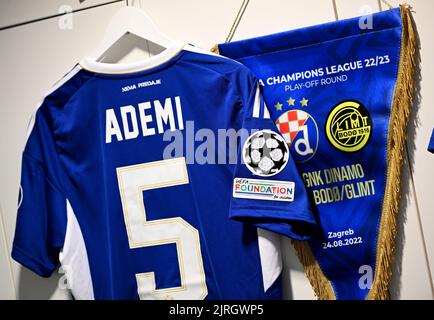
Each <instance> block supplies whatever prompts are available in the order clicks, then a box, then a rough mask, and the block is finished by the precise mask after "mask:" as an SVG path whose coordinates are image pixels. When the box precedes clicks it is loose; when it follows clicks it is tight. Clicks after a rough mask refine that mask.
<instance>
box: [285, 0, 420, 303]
mask: <svg viewBox="0 0 434 320" xmlns="http://www.w3.org/2000/svg"><path fill="white" fill-rule="evenodd" d="M400 7H401V18H402V40H401V55H400V62H399V69H398V78H397V82H396V86H395V92H394V97H393V104H392V110H391V115H390V124H389V138H388V145H387V164H388V167H387V180H386V190H385V195H384V200H383V209H382V216H381V222H380V229H379V234H378V241H377V256H376V267H375V276H374V282H373V284H372V288H371V290H370V291H369V293H368V295H367V297H366V299H368V300H385V299H388V298H389V282H390V278H391V275H392V271H391V265H392V261H393V256H394V252H395V238H396V231H397V215H398V211H399V202H400V198H401V169H402V163H403V157H404V145H405V140H406V131H407V123H408V119H409V116H410V111H411V107H412V104H413V96H414V75H415V70H416V37H415V30H414V27H413V20H412V17H411V7H410V6H409V5H407V4H405V5H401V6H400ZM293 244H294V248H295V250H296V252H297V255H298V257H299V259H300V261H301V263H302V264H303V266H304V269H305V273H306V275H307V277H308V278H309V281H310V283H311V285H312V287H313V289H314V291H315V294H316V295H317V296H318V298H319V299H321V300H330V299H336V295H335V293H334V291H333V287H332V285H331V283H330V281H329V280H328V279H327V278H326V277H325V275H324V273H323V272H322V270H321V268H320V266H319V264H318V262H317V261H316V259H315V258H314V256H313V254H312V251H311V250H310V247H309V245H308V243H307V242H301V241H293Z"/></svg>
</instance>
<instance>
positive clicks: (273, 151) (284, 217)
mask: <svg viewBox="0 0 434 320" xmlns="http://www.w3.org/2000/svg"><path fill="white" fill-rule="evenodd" d="M248 83H249V85H248V88H249V90H248V93H246V94H245V96H242V98H241V100H242V103H243V105H244V110H245V112H244V120H243V128H244V129H247V131H248V132H249V133H250V134H251V135H250V136H249V138H247V140H246V141H245V142H243V143H241V145H240V146H239V151H238V162H237V165H236V167H235V171H234V177H233V190H232V199H231V206H230V218H231V219H234V220H238V221H246V222H250V223H253V224H254V225H256V226H257V227H260V228H263V229H266V230H269V231H272V232H276V233H279V234H282V235H285V236H288V237H291V238H294V239H297V240H307V239H309V238H310V236H311V235H312V233H313V231H314V228H315V224H316V223H315V219H314V216H313V213H312V209H311V206H310V204H309V200H308V196H307V192H306V189H305V186H304V184H303V181H302V179H301V177H300V175H299V173H298V171H297V168H296V166H295V163H294V161H293V159H292V157H291V155H290V154H289V150H288V146H287V144H286V142H285V140H284V138H283V137H282V136H281V135H280V133H279V132H278V129H277V127H276V125H275V124H274V122H273V121H272V119H271V117H270V113H269V110H268V109H267V106H266V104H265V103H264V101H263V98H262V94H261V90H260V86H259V84H258V83H257V82H256V81H255V80H254V79H253V80H252V79H249V80H248ZM252 132H253V133H252Z"/></svg>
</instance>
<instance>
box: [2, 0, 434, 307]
mask: <svg viewBox="0 0 434 320" xmlns="http://www.w3.org/2000/svg"><path fill="white" fill-rule="evenodd" d="M241 2H242V0H220V1H213V0H184V1H169V0H159V1H156V0H141V1H132V0H130V3H133V4H134V5H135V6H141V7H142V8H143V9H144V10H145V11H146V12H147V13H148V14H149V15H150V16H151V17H152V18H153V19H154V20H155V22H156V23H157V25H158V26H159V27H160V28H161V29H162V30H163V31H164V32H166V33H167V34H168V35H170V36H171V37H173V38H178V39H181V40H185V41H188V42H190V43H193V44H195V45H198V46H201V47H203V48H211V47H212V45H213V44H214V43H216V42H222V41H224V39H225V37H226V35H227V33H228V31H229V29H230V26H231V24H232V21H233V18H234V17H235V15H236V13H237V11H238V8H239V6H240V5H241ZM389 2H391V3H393V4H394V5H397V3H398V1H389ZM409 2H410V3H411V4H413V6H414V9H415V14H414V17H415V20H416V23H417V27H418V30H419V34H420V38H421V40H420V42H421V59H422V64H421V74H420V78H421V81H420V83H419V84H418V88H417V90H418V99H417V101H416V103H415V108H414V109H415V110H414V112H413V116H412V120H411V124H410V128H409V142H408V154H407V159H406V165H405V170H404V175H403V178H402V182H403V188H404V190H403V192H404V193H403V201H402V204H401V215H400V221H401V223H400V229H399V236H398V246H397V259H396V262H395V265H394V276H393V283H392V286H391V296H392V298H395V299H433V298H434V292H433V291H434V290H433V281H432V278H433V276H434V233H432V232H430V231H431V230H432V229H433V227H434V215H433V209H432V208H434V197H433V192H432V191H431V190H432V189H430V186H431V184H432V181H433V179H434V156H433V155H431V154H429V153H428V152H427V151H426V147H427V144H428V141H429V135H430V134H431V130H432V128H433V127H434V108H432V106H433V105H434V90H431V88H430V87H432V86H433V85H434V60H432V58H433V57H434V43H433V41H432V35H431V34H430V33H432V30H433V28H434V25H433V24H434V23H433V19H432V18H431V17H430V14H431V12H432V11H433V9H434V3H433V2H432V1H428V0H413V1H409ZM65 4H66V5H68V6H70V8H71V9H73V10H75V12H74V13H73V14H72V22H73V25H72V29H61V28H59V25H63V26H65V20H64V19H65V16H61V17H58V16H55V15H56V14H57V13H58V12H59V8H60V7H61V6H63V5H65ZM125 4H126V1H118V2H114V3H112V1H103V0H86V1H84V2H83V3H80V2H79V1H78V0H75V1H74V0H55V1H53V0H39V1H31V0H15V1H12V0H0V44H1V50H0V70H2V72H1V73H0V88H1V95H0V146H1V150H2V153H1V163H2V166H1V167H0V217H2V219H0V299H14V298H15V297H16V298H18V299H47V298H52V299H68V298H69V295H68V293H67V292H65V291H63V290H59V289H57V282H58V280H59V276H58V275H57V276H54V277H52V278H51V279H48V280H47V279H42V278H39V277H37V276H35V275H33V274H32V273H31V272H30V271H28V270H26V269H24V268H21V267H20V266H18V265H17V264H16V263H15V262H11V261H10V259H9V252H10V249H11V242H12V239H13V233H14V225H15V215H16V203H17V197H18V196H17V194H18V186H19V179H20V161H21V150H22V147H23V145H24V142H25V133H26V126H27V122H28V119H29V118H30V115H31V113H32V112H33V110H34V108H35V107H36V105H37V103H38V102H39V100H40V99H41V97H42V96H43V95H44V93H45V92H46V91H47V90H48V89H49V87H50V86H51V84H53V83H54V82H55V81H56V80H58V79H59V78H60V77H61V76H62V75H63V74H64V73H66V72H67V71H68V70H69V69H70V68H71V67H72V66H73V65H74V63H75V62H76V61H77V60H78V59H79V58H80V57H81V56H83V55H84V54H86V53H88V52H90V51H91V50H92V49H93V48H94V46H95V44H96V43H98V40H99V39H100V38H101V36H102V34H103V31H104V28H105V26H106V25H107V23H108V21H109V20H110V17H111V15H112V14H113V13H114V12H116V10H117V9H118V8H120V7H121V6H123V5H125ZM365 6H369V7H370V8H371V9H372V11H378V10H381V9H385V8H386V6H385V5H381V6H380V4H379V1H377V0H351V1H349V0H336V7H334V6H333V1H332V0H304V1H295V0H293V1H283V0H250V3H249V5H248V7H247V9H246V11H245V14H244V16H243V18H242V20H241V22H240V24H239V26H238V28H237V30H236V32H235V36H234V39H242V38H246V37H252V36H257V35H263V34H267V33H272V32H278V31H284V30H288V29H291V28H296V27H302V26H307V25H312V24H317V23H321V22H326V21H333V20H335V19H336V13H337V17H338V18H339V19H342V18H346V17H351V16H356V15H359V14H360V13H362V12H361V11H360V10H361V9H364V7H365ZM335 8H336V12H335V10H334V9H335ZM62 9H63V8H62ZM33 20H36V21H33ZM32 21H33V22H32ZM68 21H69V20H68ZM127 41H128V40H127ZM149 48H151V50H149ZM147 51H151V52H152V46H150V47H147V46H141V47H140V46H139V47H137V48H136V49H135V50H133V52H132V53H130V54H129V55H128V56H127V57H126V58H124V60H133V59H137V58H140V57H142V56H143V55H145V56H148V55H149V53H148V52H147ZM283 242H284V246H285V248H286V250H285V275H284V279H285V284H286V286H285V287H286V288H285V289H286V297H287V298H289V299H313V298H314V296H313V292H312V290H311V288H310V285H309V283H308V281H307V280H306V278H305V276H304V273H303V271H302V267H301V265H300V264H299V263H298V261H297V259H296V257H295V255H294V253H293V250H292V248H291V245H290V243H289V241H287V240H283ZM430 266H431V268H430Z"/></svg>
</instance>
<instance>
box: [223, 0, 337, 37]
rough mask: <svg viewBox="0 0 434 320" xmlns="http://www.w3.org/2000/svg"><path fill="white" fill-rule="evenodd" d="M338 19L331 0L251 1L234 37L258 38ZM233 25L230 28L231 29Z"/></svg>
mask: <svg viewBox="0 0 434 320" xmlns="http://www.w3.org/2000/svg"><path fill="white" fill-rule="evenodd" d="M240 3H241V1H240ZM237 10H238V8H237ZM234 17H235V16H234ZM234 17H233V18H234ZM233 18H232V19H233ZM334 20H335V17H334V13H333V6H332V4H331V1H329V0H327V1H324V0H321V1H318V0H304V1H281V0H267V1H250V2H249V5H248V6H247V9H246V11H245V13H244V15H243V18H242V20H241V22H240V24H239V26H238V28H237V30H236V32H235V35H234V39H233V40H240V39H246V38H251V37H257V36H262V35H266V34H270V33H276V32H282V31H287V30H290V29H295V28H301V27H307V26H310V25H314V24H319V23H323V22H329V21H334ZM229 27H230V26H228V28H227V31H229Z"/></svg>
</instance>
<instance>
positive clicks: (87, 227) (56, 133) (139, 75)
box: [12, 44, 315, 299]
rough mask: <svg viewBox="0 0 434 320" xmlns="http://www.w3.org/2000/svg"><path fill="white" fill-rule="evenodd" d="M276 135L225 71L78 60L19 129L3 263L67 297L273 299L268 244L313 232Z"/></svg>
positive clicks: (252, 91)
mask: <svg viewBox="0 0 434 320" xmlns="http://www.w3.org/2000/svg"><path fill="white" fill-rule="evenodd" d="M276 131H277V130H276V127H275V124H274V123H273V121H272V120H271V119H270V114H269V111H268V109H267V107H266V105H265V104H264V102H263V100H262V98H261V93H260V88H259V86H258V82H257V80H256V79H255V78H254V76H253V75H252V74H251V73H250V71H248V70H247V69H246V68H245V67H244V66H242V65H241V64H239V63H237V62H234V61H232V60H230V59H226V58H223V57H220V56H217V55H213V54H209V53H206V52H202V51H201V50H199V49H197V48H195V47H193V46H191V45H181V44H176V45H174V46H173V47H170V48H167V49H166V50H165V51H163V52H162V53H160V54H158V55H156V56H154V57H152V58H150V59H147V60H146V61H140V62H138V63H130V64H106V63H99V62H95V61H92V60H90V59H83V60H82V61H81V62H80V63H79V64H77V66H75V67H74V68H73V69H72V70H71V71H70V72H69V73H68V74H67V75H66V76H65V77H64V78H63V79H62V80H61V81H60V82H59V83H58V84H57V85H56V86H55V87H54V88H53V89H52V91H51V92H50V93H49V94H48V95H47V96H46V97H45V99H44V101H43V103H42V105H41V106H40V107H39V108H38V109H37V112H36V113H35V115H34V117H33V118H32V121H31V124H30V129H29V136H28V141H27V143H26V146H25V149H24V151H23V160H22V177H21V189H20V204H19V209H18V215H17V225H16V232H15V239H14V243H13V250H12V256H13V258H14V259H15V260H16V261H18V262H19V263H21V264H22V265H24V266H26V267H28V268H30V269H31V270H33V271H34V272H36V273H37V274H39V275H41V276H44V277H47V276H50V275H51V274H52V273H53V271H54V270H55V269H56V268H57V267H58V265H59V264H60V265H61V266H62V272H64V273H65V275H66V278H67V280H68V285H69V288H70V289H71V291H72V294H73V295H74V297H75V298H76V299H139V298H140V299H280V298H281V285H280V274H281V270H282V264H281V256H280V252H279V237H278V234H281V235H285V236H289V237H292V238H295V239H300V240H305V239H308V238H309V236H310V235H311V233H312V231H313V230H314V227H315V220H314V217H313V214H312V211H311V208H310V207H309V203H308V198H307V195H306V190H305V188H304V186H303V183H302V180H301V178H300V177H299V175H298V173H297V170H296V167H295V165H294V162H293V160H292V158H291V157H290V156H289V152H288V149H287V145H286V144H285V143H282V141H283V142H284V140H282V138H281V136H280V135H278V134H277V132H276Z"/></svg>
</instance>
